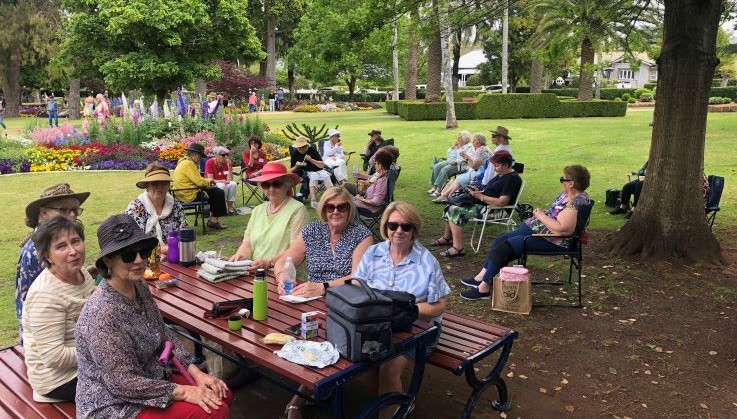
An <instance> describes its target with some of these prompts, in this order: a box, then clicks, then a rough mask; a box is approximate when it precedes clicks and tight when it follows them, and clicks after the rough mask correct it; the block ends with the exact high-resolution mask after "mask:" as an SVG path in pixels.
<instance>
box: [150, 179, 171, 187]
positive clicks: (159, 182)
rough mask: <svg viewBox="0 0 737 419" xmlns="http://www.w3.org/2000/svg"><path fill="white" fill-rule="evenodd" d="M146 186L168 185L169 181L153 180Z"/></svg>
mask: <svg viewBox="0 0 737 419" xmlns="http://www.w3.org/2000/svg"><path fill="white" fill-rule="evenodd" d="M148 186H158V187H162V186H169V181H168V180H155V181H153V182H148Z"/></svg>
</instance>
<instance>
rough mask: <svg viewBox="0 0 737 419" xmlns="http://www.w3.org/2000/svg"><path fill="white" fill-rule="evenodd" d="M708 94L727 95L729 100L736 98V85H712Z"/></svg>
mask: <svg viewBox="0 0 737 419" xmlns="http://www.w3.org/2000/svg"><path fill="white" fill-rule="evenodd" d="M709 96H719V97H728V98H730V99H731V100H735V99H737V87H735V86H728V87H712V88H711V93H709Z"/></svg>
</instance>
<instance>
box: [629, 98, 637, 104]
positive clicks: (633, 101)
mask: <svg viewBox="0 0 737 419" xmlns="http://www.w3.org/2000/svg"><path fill="white" fill-rule="evenodd" d="M636 102H637V99H635V98H633V97H631V98H629V99H627V103H636Z"/></svg>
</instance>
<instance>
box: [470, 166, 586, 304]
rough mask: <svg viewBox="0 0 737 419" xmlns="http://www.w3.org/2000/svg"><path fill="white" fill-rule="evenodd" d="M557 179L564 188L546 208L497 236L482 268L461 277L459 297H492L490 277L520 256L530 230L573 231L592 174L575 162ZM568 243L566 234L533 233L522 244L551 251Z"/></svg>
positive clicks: (537, 231)
mask: <svg viewBox="0 0 737 419" xmlns="http://www.w3.org/2000/svg"><path fill="white" fill-rule="evenodd" d="M559 180H560V185H561V189H563V191H562V192H561V193H560V195H558V197H556V198H555V200H554V201H553V203H552V204H550V207H548V209H546V210H542V209H540V208H536V209H535V210H534V211H533V212H532V217H529V218H528V219H526V220H525V222H524V223H521V224H520V226H519V227H518V228H517V229H516V230H514V231H510V232H508V233H504V234H502V235H500V236H499V237H497V238H496V239H495V240H494V243H492V245H491V249H490V250H489V253H488V254H487V255H486V260H485V261H484V267H483V269H481V271H480V272H479V273H478V274H476V276H475V277H472V278H463V279H461V283H462V284H463V285H465V286H467V287H469V288H468V289H467V290H465V291H463V292H461V297H462V298H464V299H466V300H488V299H489V298H491V289H492V283H491V281H492V280H493V279H494V277H495V276H496V275H497V274H498V273H499V271H500V270H501V269H502V268H503V267H505V266H507V264H508V263H509V262H511V261H514V260H517V259H519V257H520V256H522V246H523V243H524V242H525V238H526V237H528V236H531V235H533V234H555V235H558V236H570V235H571V234H573V232H574V231H575V229H576V222H577V220H578V208H579V207H581V206H583V205H588V204H589V203H590V202H591V200H590V199H589V196H588V195H587V194H586V192H584V191H585V190H586V189H587V188H588V187H589V183H590V181H591V175H590V174H589V171H588V169H586V168H585V167H583V166H580V165H577V164H576V165H572V166H566V167H565V168H563V176H561V177H560V179H559ZM569 244H570V239H569V238H566V237H563V238H560V237H534V238H530V239H528V240H527V242H526V244H525V246H526V247H527V248H528V249H531V250H535V251H545V250H550V251H554V250H565V249H567V248H568V245H569Z"/></svg>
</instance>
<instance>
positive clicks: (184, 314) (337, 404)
mask: <svg viewBox="0 0 737 419" xmlns="http://www.w3.org/2000/svg"><path fill="white" fill-rule="evenodd" d="M161 268H162V271H163V272H167V273H169V274H171V275H172V276H174V277H175V278H177V279H178V283H177V286H176V287H171V288H164V289H158V288H156V287H155V286H154V285H153V283H151V282H150V283H149V286H150V289H151V293H152V294H153V297H154V299H155V300H156V303H157V305H158V307H159V310H160V311H161V315H162V316H163V317H164V319H166V320H168V321H169V322H171V323H174V324H177V325H179V326H182V327H184V328H186V329H187V330H189V331H191V332H194V333H196V334H198V335H200V336H201V337H202V338H205V339H207V340H210V341H213V342H215V343H217V344H219V345H221V346H222V347H223V348H224V349H227V350H230V351H232V352H233V353H235V354H237V355H240V356H241V357H243V358H245V359H246V360H248V361H250V363H252V365H250V367H254V366H255V370H256V371H257V372H259V373H260V374H261V375H262V376H263V377H264V378H267V379H269V380H271V381H272V382H273V383H274V384H276V385H278V386H281V387H285V388H286V389H287V390H288V391H290V392H292V393H295V394H298V391H297V390H296V389H295V388H293V387H288V386H285V385H284V384H283V379H281V378H287V379H288V380H290V381H292V382H294V383H297V384H300V385H303V386H305V387H306V388H308V389H310V390H311V394H300V395H301V396H302V397H305V398H308V399H311V400H312V401H313V402H315V403H316V404H319V405H322V406H324V407H327V408H329V409H330V413H331V417H336V418H337V417H344V416H345V412H344V406H343V392H344V390H345V387H346V385H347V384H348V383H350V382H352V381H353V380H354V379H355V378H356V377H358V376H359V375H361V374H363V373H364V372H366V371H367V370H369V369H371V368H374V367H375V366H376V365H377V363H380V362H383V361H386V360H387V359H391V358H393V357H395V356H398V355H401V354H402V353H407V352H409V351H415V359H416V360H418V361H417V362H415V365H414V371H413V375H412V379H411V383H410V385H409V386H408V389H407V390H406V393H401V394H399V393H388V394H384V395H380V396H378V397H377V398H376V399H374V400H372V401H371V402H369V403H368V404H367V405H366V406H365V407H364V408H363V409H362V410H361V412H360V413H359V414H358V415H357V417H369V416H371V415H374V414H376V412H378V411H379V410H381V409H383V408H384V407H386V406H388V405H392V404H395V405H396V404H398V405H399V406H400V407H401V408H400V410H399V411H398V413H397V416H398V417H402V416H403V415H404V414H405V413H406V412H407V411H408V410H409V407H410V405H411V403H412V402H413V401H414V399H415V397H416V395H417V392H418V390H419V387H420V384H421V381H422V376H423V374H424V368H425V353H426V347H427V346H428V345H429V344H430V343H431V342H433V341H434V340H435V338H436V336H437V333H438V329H437V328H436V327H434V326H431V325H429V324H426V323H423V322H417V323H416V324H415V326H413V328H412V331H411V332H400V333H395V334H394V345H395V348H394V351H391V352H389V351H386V352H384V353H382V354H381V356H380V359H379V360H378V361H376V362H373V363H369V362H358V363H352V362H350V361H348V360H346V359H345V358H342V357H341V358H340V359H339V360H338V362H337V363H336V364H333V365H330V366H328V367H325V368H313V367H306V366H302V365H298V364H295V363H292V362H289V361H287V360H285V359H282V358H280V357H279V356H278V355H276V354H274V351H275V350H278V349H280V346H275V345H267V344H264V343H263V342H262V340H261V339H262V338H263V337H264V336H265V335H266V334H268V333H271V332H283V331H284V330H285V329H286V328H288V327H289V326H292V325H295V324H298V323H300V321H301V315H302V313H303V312H307V311H320V312H322V313H326V312H327V307H326V304H325V301H324V299H322V298H321V299H317V300H312V301H309V302H307V303H303V304H292V303H287V302H283V301H282V300H280V299H279V298H278V294H277V291H276V284H275V280H274V278H273V277H269V278H268V281H269V290H268V305H269V316H268V318H267V319H266V320H265V321H254V320H253V319H252V318H250V317H249V318H247V319H243V328H242V329H241V330H238V331H231V330H229V329H228V324H227V319H208V318H205V317H204V316H203V314H204V312H205V311H206V310H209V309H211V308H212V304H213V302H216V301H226V300H237V299H242V298H249V297H251V296H252V293H253V277H252V276H243V277H239V278H236V279H233V280H229V281H226V282H221V283H210V282H208V281H206V280H204V279H201V278H198V277H197V271H196V267H184V266H180V265H176V264H169V263H162V264H161ZM323 316H324V315H323ZM315 340H317V341H322V340H325V323H324V317H323V318H322V319H321V324H320V331H319V335H318V337H317V338H316V339H315ZM200 343H201V342H200ZM204 346H206V347H207V345H206V344H205V345H204ZM280 377H281V378H280Z"/></svg>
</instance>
